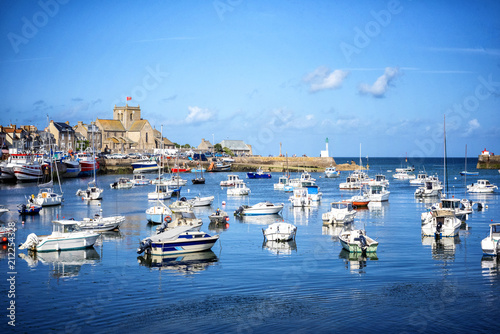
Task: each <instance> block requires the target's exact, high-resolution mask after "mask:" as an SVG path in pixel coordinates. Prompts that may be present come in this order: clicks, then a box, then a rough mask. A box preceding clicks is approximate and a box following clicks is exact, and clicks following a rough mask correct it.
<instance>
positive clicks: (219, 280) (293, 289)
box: [0, 158, 500, 333]
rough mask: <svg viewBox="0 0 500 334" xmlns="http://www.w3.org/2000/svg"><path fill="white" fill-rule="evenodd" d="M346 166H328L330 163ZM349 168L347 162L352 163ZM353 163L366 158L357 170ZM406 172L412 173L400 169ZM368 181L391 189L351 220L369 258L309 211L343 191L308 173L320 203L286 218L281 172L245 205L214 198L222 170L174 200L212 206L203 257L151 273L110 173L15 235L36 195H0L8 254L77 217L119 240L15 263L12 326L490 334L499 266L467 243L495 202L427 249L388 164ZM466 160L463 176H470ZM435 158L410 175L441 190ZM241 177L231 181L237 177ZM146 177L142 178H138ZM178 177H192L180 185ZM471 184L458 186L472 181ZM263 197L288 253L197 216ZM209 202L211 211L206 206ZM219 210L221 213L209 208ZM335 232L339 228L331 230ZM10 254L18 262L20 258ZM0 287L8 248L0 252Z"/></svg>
mask: <svg viewBox="0 0 500 334" xmlns="http://www.w3.org/2000/svg"><path fill="white" fill-rule="evenodd" d="M344 160H345V161H348V160H349V161H350V160H351V159H350V158H340V159H337V162H338V163H343V162H345V161H344ZM353 160H355V161H358V160H357V159H356V158H353ZM364 163H366V161H364ZM410 163H411V162H410ZM369 164H370V171H369V174H370V175H371V176H373V175H375V174H376V173H379V172H383V173H384V174H386V175H387V177H388V178H389V179H390V182H391V184H390V189H389V190H390V191H391V195H390V199H389V203H384V204H382V205H379V206H375V207H370V208H369V209H367V210H362V211H360V212H358V215H357V216H356V221H355V225H356V226H357V227H365V228H366V230H367V233H368V235H369V236H371V237H373V238H376V239H377V240H378V241H379V243H380V245H379V248H378V252H377V254H376V256H373V257H371V258H368V259H362V258H358V257H356V256H352V255H351V256H349V254H347V253H345V252H344V251H342V247H341V245H340V243H339V241H338V239H337V238H336V237H335V236H334V235H333V234H334V233H335V229H333V228H331V229H328V228H324V227H323V225H322V221H321V214H322V213H324V212H326V211H328V210H329V203H330V202H331V201H333V200H338V199H340V198H341V197H342V196H344V197H350V196H352V195H353V194H355V192H348V191H340V190H339V188H338V185H339V183H340V182H343V181H344V180H345V177H346V176H347V172H345V173H343V175H342V176H341V177H340V178H339V179H325V178H324V177H322V174H321V173H313V177H315V178H316V179H317V183H318V185H319V186H320V187H321V191H322V192H323V201H322V203H321V204H320V205H319V206H317V207H313V208H310V209H294V208H291V207H290V205H289V202H288V201H287V199H288V197H289V195H290V194H289V193H283V192H279V191H274V190H273V184H274V183H275V182H277V179H278V176H279V175H280V174H277V173H275V174H273V178H272V179H270V180H258V179H257V180H247V183H248V184H249V186H250V188H251V190H252V193H251V195H250V196H249V197H243V198H227V196H226V189H221V187H220V186H219V182H220V181H221V180H222V179H225V178H226V175H227V174H225V173H215V174H206V175H205V177H206V185H190V184H189V185H188V186H186V187H184V189H183V193H182V196H186V197H192V196H195V195H198V194H201V195H214V196H215V202H214V205H213V206H212V208H206V209H198V210H196V214H197V216H198V217H200V218H202V219H203V221H204V225H203V228H202V230H204V231H207V232H210V233H212V234H215V233H219V234H220V242H218V243H217V244H216V245H215V246H214V247H213V248H212V251H213V252H209V253H199V254H191V255H186V256H178V257H175V258H170V259H165V261H164V263H163V266H162V267H161V268H158V267H150V265H151V264H150V263H149V265H148V261H147V259H144V258H142V257H138V255H137V254H136V249H137V246H138V243H139V240H140V239H142V238H144V237H146V236H148V235H150V234H151V233H153V232H152V231H153V229H154V227H151V226H150V225H148V224H147V223H146V219H145V218H146V214H145V210H146V208H147V207H148V205H149V204H150V203H148V200H147V195H146V194H147V192H148V191H151V189H152V186H145V187H137V188H134V189H131V190H111V189H109V184H110V183H112V182H113V181H114V180H115V179H116V178H117V176H115V175H107V176H99V177H98V183H99V184H100V185H101V186H104V187H105V192H104V199H103V200H102V207H99V206H97V205H96V204H90V205H89V204H87V203H86V202H84V201H82V200H81V199H79V198H78V197H77V196H75V195H74V194H75V192H76V190H77V189H78V188H83V187H85V186H86V183H87V182H88V180H89V179H68V180H64V182H63V190H64V192H65V202H64V204H63V205H62V206H61V207H55V208H44V209H43V210H42V214H40V216H34V217H28V218H26V220H25V222H24V224H22V223H21V219H20V218H19V217H18V216H17V215H16V214H14V213H13V212H16V211H15V209H16V205H17V204H19V203H21V202H22V201H23V199H24V196H25V195H29V194H31V193H34V192H36V189H35V188H36V186H35V185H33V184H15V185H7V184H1V185H0V204H4V205H6V206H7V207H9V208H10V209H11V211H13V212H11V213H9V214H6V215H4V216H2V220H3V221H4V222H7V221H17V222H18V224H17V227H18V232H17V235H16V238H17V240H16V244H20V243H22V242H24V241H25V240H26V236H27V235H28V234H29V233H32V232H34V233H37V234H47V233H50V231H51V229H52V226H51V221H52V220H53V219H55V218H56V217H59V218H61V217H66V218H70V217H73V218H76V219H79V218H83V217H85V216H90V215H93V214H94V213H95V212H97V210H99V209H100V208H102V210H103V214H104V215H115V214H121V215H125V216H126V218H127V219H126V222H125V224H124V225H123V226H122V228H121V231H120V232H117V233H107V234H105V235H103V236H102V237H101V238H100V240H99V241H98V244H97V245H96V246H95V248H94V249H90V250H87V251H74V252H61V253H43V254H40V255H38V257H30V256H28V255H27V253H26V251H19V250H16V252H17V255H18V256H17V257H16V268H15V269H16V272H17V275H16V297H15V302H16V327H15V329H16V330H17V331H18V332H34V331H36V332H39V333H45V332H55V333H66V332H67V333H79V332H81V333H129V332H140V333H146V332H148V333H151V332H153V331H158V332H174V333H209V332H217V333H219V332H242V333H262V332H278V331H287V332H298V333H309V332H340V331H342V332H348V333H352V332H357V333H359V332H365V331H369V332H373V331H376V332H382V331H384V332H391V333H402V332H412V333H414V332H417V333H418V332H426V333H434V332H435V333H438V332H443V331H446V332H488V333H490V332H492V330H493V329H495V328H497V319H496V316H495V315H496V312H495V311H496V310H498V309H499V307H500V271H499V270H498V264H497V263H495V262H493V261H489V260H487V259H483V258H482V251H481V246H480V242H481V239H483V238H484V237H485V236H486V235H487V234H488V224H489V223H490V221H491V220H495V221H498V217H499V213H500V205H499V195H498V194H493V195H482V196H478V195H476V196H473V195H468V197H469V198H471V199H473V200H476V201H478V200H479V201H482V202H485V203H486V204H487V205H488V208H487V209H486V210H484V211H481V212H474V214H472V215H471V217H470V219H469V221H468V225H469V230H463V231H461V232H460V236H459V237H458V238H456V239H449V240H445V241H443V242H439V243H436V242H435V241H434V240H433V239H432V238H431V239H424V240H423V239H422V237H421V231H420V226H421V224H420V213H421V212H423V211H424V210H425V207H426V205H429V204H430V203H423V202H420V201H417V200H416V199H415V198H414V196H413V193H414V191H415V187H412V186H410V185H409V184H408V181H396V180H394V179H393V178H392V173H388V172H387V170H393V171H394V170H395V168H398V167H401V159H384V158H371V159H370V160H369ZM475 164H476V159H470V160H469V163H468V170H471V171H474V170H475ZM442 165H443V162H442V159H425V160H423V161H419V164H418V165H417V164H415V167H416V172H417V171H418V170H419V169H422V168H425V170H426V171H427V173H428V174H434V173H438V174H439V176H440V179H441V180H442V178H443V176H442V174H443V172H442ZM448 165H449V168H448V173H449V182H450V193H451V194H455V195H456V197H459V198H462V197H463V195H464V180H463V177H461V176H460V175H459V172H460V171H461V170H463V168H464V161H463V159H448ZM239 174H240V177H241V178H244V177H245V174H244V173H239ZM149 177H153V176H152V175H150V176H149ZM183 177H184V178H186V179H188V180H190V179H191V178H192V177H194V175H190V174H183ZM477 178H478V177H468V179H467V183H469V184H470V183H472V182H473V181H474V180H476V179H477ZM479 178H485V179H488V180H490V182H492V183H495V184H497V185H500V174H499V173H498V172H497V171H496V170H480V171H479ZM188 190H189V193H188ZM264 200H269V201H273V202H283V203H286V206H285V209H284V211H283V213H282V218H283V219H284V220H285V221H287V222H290V223H293V224H295V225H297V226H298V232H297V238H296V242H295V243H290V244H285V245H282V248H281V249H277V248H276V247H273V245H266V244H263V236H262V231H261V230H262V228H263V227H265V225H266V224H269V223H272V222H274V221H275V220H276V219H277V217H270V218H258V217H257V218H256V217H253V218H245V219H243V220H236V219H235V218H234V217H232V216H231V220H230V221H229V227H228V228H227V229H220V230H211V229H210V227H209V226H208V215H209V214H210V213H211V211H212V210H215V209H216V208H217V207H218V206H220V203H221V202H222V201H226V202H227V204H226V206H225V210H226V211H228V212H230V213H232V212H233V211H234V210H235V209H236V208H237V207H238V206H239V205H241V204H254V203H257V202H260V201H264ZM216 203H217V204H216ZM220 207H221V208H223V207H222V206H220ZM337 233H338V230H337ZM20 254H23V255H20ZM0 267H1V269H0V270H1V272H2V273H5V275H4V274H2V277H4V276H6V273H7V272H8V271H9V270H8V268H7V251H6V250H1V251H0ZM0 287H1V291H2V294H1V295H0V305H1V307H0V309H3V310H4V311H3V313H4V314H2V320H1V322H0V328H1V329H2V330H3V329H12V328H11V327H10V326H8V325H7V321H8V319H7V318H6V316H5V315H6V314H7V311H5V309H6V307H8V302H9V301H10V299H9V298H8V297H7V293H6V291H7V290H8V285H7V283H6V280H4V279H2V280H1V283H0Z"/></svg>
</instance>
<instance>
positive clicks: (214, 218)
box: [208, 209, 229, 223]
mask: <svg viewBox="0 0 500 334" xmlns="http://www.w3.org/2000/svg"><path fill="white" fill-rule="evenodd" d="M208 219H209V220H210V223H225V222H228V221H229V216H228V214H227V212H225V211H222V210H220V209H217V210H215V212H213V213H212V214H211V215H210V216H208Z"/></svg>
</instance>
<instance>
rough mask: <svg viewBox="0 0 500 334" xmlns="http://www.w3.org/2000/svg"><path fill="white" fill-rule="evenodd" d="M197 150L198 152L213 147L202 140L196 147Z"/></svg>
mask: <svg viewBox="0 0 500 334" xmlns="http://www.w3.org/2000/svg"><path fill="white" fill-rule="evenodd" d="M197 148H198V149H199V150H208V149H211V148H213V145H212V144H211V143H210V142H209V141H208V140H205V139H203V138H202V139H201V143H200V145H198V147H197Z"/></svg>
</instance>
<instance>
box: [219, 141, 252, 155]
mask: <svg viewBox="0 0 500 334" xmlns="http://www.w3.org/2000/svg"><path fill="white" fill-rule="evenodd" d="M220 145H221V146H222V148H224V147H227V148H228V149H230V150H231V151H232V152H233V153H234V154H235V155H239V156H241V155H252V146H251V145H248V144H245V142H244V141H243V140H223V141H221V142H220Z"/></svg>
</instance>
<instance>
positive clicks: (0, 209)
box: [0, 205, 9, 217]
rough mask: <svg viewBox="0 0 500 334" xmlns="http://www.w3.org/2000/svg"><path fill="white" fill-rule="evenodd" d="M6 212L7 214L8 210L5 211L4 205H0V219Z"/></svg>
mask: <svg viewBox="0 0 500 334" xmlns="http://www.w3.org/2000/svg"><path fill="white" fill-rule="evenodd" d="M6 212H9V209H7V208H6V207H5V206H4V205H0V217H1V216H2V215H3V214H4V213H6Z"/></svg>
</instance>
